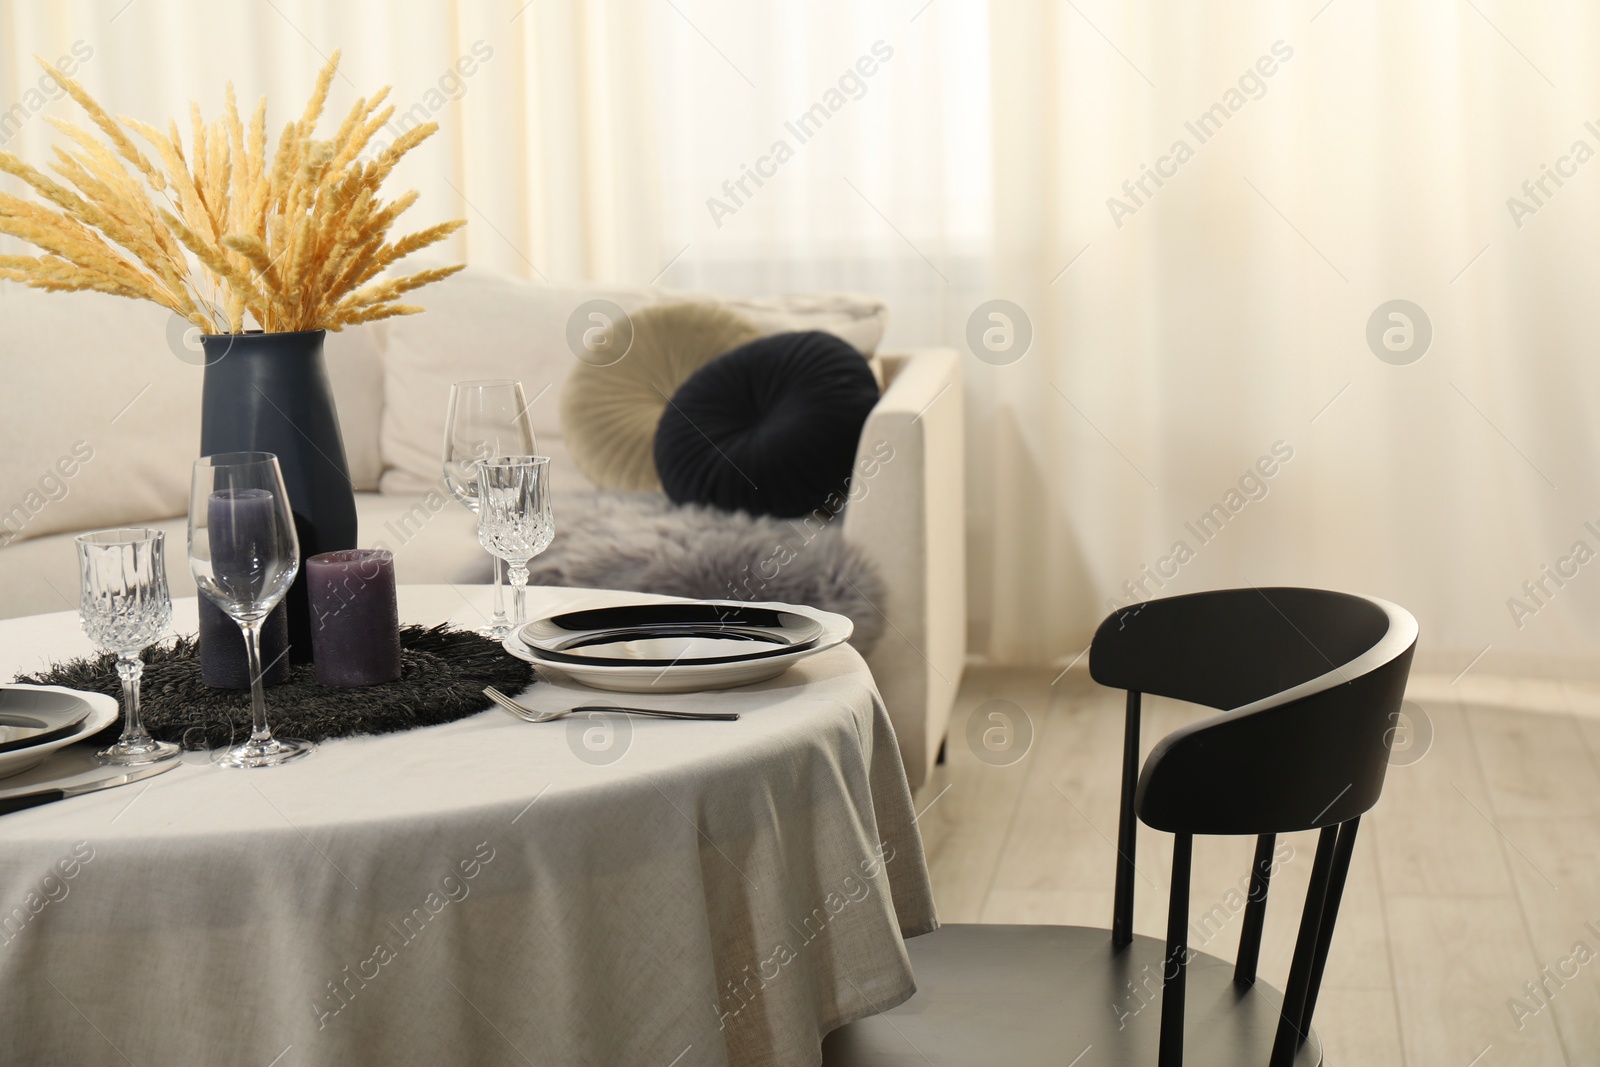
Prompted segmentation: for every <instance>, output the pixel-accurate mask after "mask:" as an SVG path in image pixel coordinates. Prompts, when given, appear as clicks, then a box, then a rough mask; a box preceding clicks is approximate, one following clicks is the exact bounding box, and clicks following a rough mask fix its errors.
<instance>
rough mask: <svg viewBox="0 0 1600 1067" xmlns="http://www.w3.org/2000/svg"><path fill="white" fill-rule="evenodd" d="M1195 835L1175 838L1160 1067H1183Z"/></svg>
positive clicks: (1163, 982) (1164, 981) (1162, 999)
mask: <svg viewBox="0 0 1600 1067" xmlns="http://www.w3.org/2000/svg"><path fill="white" fill-rule="evenodd" d="M1193 851H1194V838H1192V837H1190V836H1189V835H1188V834H1176V835H1174V837H1173V839H1172V897H1171V899H1169V900H1168V901H1167V955H1166V963H1165V965H1164V966H1163V968H1162V972H1161V977H1162V986H1161V1051H1160V1054H1159V1056H1158V1063H1159V1065H1160V1067H1183V989H1184V978H1185V976H1186V969H1187V967H1188V964H1189V938H1188V932H1189V863H1190V859H1191V858H1192V856H1193Z"/></svg>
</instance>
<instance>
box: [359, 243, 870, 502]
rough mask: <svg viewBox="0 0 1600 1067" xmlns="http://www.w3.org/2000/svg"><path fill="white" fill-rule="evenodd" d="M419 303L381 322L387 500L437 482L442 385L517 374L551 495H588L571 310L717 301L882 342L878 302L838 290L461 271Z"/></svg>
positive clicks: (763, 327)
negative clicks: (768, 290)
mask: <svg viewBox="0 0 1600 1067" xmlns="http://www.w3.org/2000/svg"><path fill="white" fill-rule="evenodd" d="M417 296H418V302H419V303H421V304H423V305H424V306H425V307H427V309H428V311H427V313H426V314H423V315H412V316H408V317H406V318H401V319H395V320H392V321H391V322H389V323H386V324H384V325H385V326H386V327H387V335H386V337H387V342H386V347H385V352H384V389H383V391H384V399H383V428H382V435H381V440H382V448H383V478H382V481H381V483H380V484H381V485H382V488H383V491H384V492H386V493H416V492H422V491H423V490H424V489H427V488H429V487H432V486H435V485H437V484H438V481H439V478H440V475H441V471H440V467H439V464H440V459H441V456H440V448H441V446H442V443H443V441H444V417H445V406H446V403H447V402H448V400H449V396H450V383H451V382H457V381H464V380H467V379H472V378H515V379H518V380H520V381H521V382H522V384H523V386H524V388H525V389H526V390H527V393H528V399H529V401H530V402H531V406H530V412H531V414H532V417H533V428H534V433H535V434H536V435H537V437H538V447H539V451H540V452H542V453H544V454H545V455H548V456H550V457H551V458H552V460H553V462H552V464H551V469H552V480H553V484H554V487H555V489H556V491H557V492H561V491H563V490H579V489H586V488H592V486H591V485H590V483H589V481H588V479H586V478H584V477H583V475H582V474H580V473H579V472H578V469H577V468H576V467H575V466H574V465H573V464H572V463H571V461H570V460H569V459H568V456H567V447H566V443H565V441H564V439H563V436H562V432H561V424H560V419H559V417H558V415H557V408H558V406H559V404H558V398H559V397H560V396H561V390H562V386H563V385H564V384H565V382H566V379H567V375H568V373H569V372H570V371H571V370H572V368H573V367H575V366H577V365H578V363H579V360H578V358H577V356H576V355H575V354H574V352H573V349H572V346H571V345H570V344H569V342H568V327H569V322H570V320H572V319H573V317H574V315H575V313H577V314H581V312H580V309H581V308H582V307H583V305H585V304H587V303H589V302H591V301H594V300H608V301H611V302H612V303H614V304H616V305H617V306H618V307H620V308H622V310H623V311H625V312H627V313H629V314H630V315H631V314H632V313H633V312H634V311H637V310H638V309H640V308H643V307H647V306H649V305H652V304H658V303H664V302H681V301H684V300H700V301H709V302H713V303H719V304H721V305H723V306H724V307H727V308H728V309H729V310H731V311H734V312H736V313H737V314H740V315H742V316H744V317H745V318H747V319H749V320H750V321H751V322H753V323H754V324H755V326H756V328H757V329H758V330H759V331H761V332H762V333H778V332H781V331H785V330H799V329H820V330H827V331H829V332H831V333H834V334H837V335H838V336H840V337H842V338H844V339H845V340H847V341H849V342H850V343H851V345H852V346H853V347H855V348H856V349H857V351H860V352H862V353H863V354H870V353H872V352H873V351H875V350H876V348H877V345H878V342H879V341H880V340H881V339H882V337H883V331H884V327H885V324H886V321H887V312H886V311H885V307H884V304H883V302H882V301H881V300H878V299H876V298H872V297H864V296H854V295H851V294H844V293H824V294H800V295H792V296H782V297H772V298H764V299H761V298H749V299H729V298H725V297H718V296H713V295H709V294H698V293H689V292H679V291H674V290H670V289H660V288H653V287H633V288H628V287H624V286H604V285H598V284H586V285H551V284H548V283H536V282H531V281H525V280H523V279H520V278H513V277H510V276H507V275H503V274H496V273H492V272H488V271H475V270H466V271H463V272H461V273H460V274H458V275H455V276H454V277H451V278H447V279H445V280H444V281H442V282H439V283H438V284H436V285H430V286H428V288H426V289H424V290H422V291H420V292H419V293H418V294H417Z"/></svg>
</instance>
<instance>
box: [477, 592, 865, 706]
mask: <svg viewBox="0 0 1600 1067" xmlns="http://www.w3.org/2000/svg"><path fill="white" fill-rule="evenodd" d="M752 606H756V607H768V608H776V609H778V610H781V611H792V612H794V613H796V614H798V615H804V616H806V617H808V618H811V619H815V620H816V621H817V622H818V623H820V624H821V625H822V636H821V637H819V638H818V639H817V643H816V644H814V645H812V646H811V647H809V648H801V649H796V650H794V651H793V652H786V653H784V654H782V655H777V656H767V657H764V658H762V659H747V660H729V661H726V662H722V663H680V664H677V665H675V666H670V667H642V666H638V665H635V664H614V665H613V664H586V663H565V662H562V663H557V662H554V661H552V660H548V659H545V658H544V657H542V656H541V655H540V654H539V653H538V652H537V651H536V650H534V649H530V648H529V647H528V646H527V645H525V644H523V643H522V641H521V640H520V639H519V638H518V637H517V635H516V634H515V633H513V634H512V635H511V636H510V637H508V638H506V639H505V642H504V644H503V645H502V647H503V648H505V650H506V651H507V652H509V653H511V654H512V655H513V656H515V657H517V658H518V659H520V660H523V661H524V662H527V663H532V664H533V665H534V666H536V667H538V668H539V671H540V673H542V674H549V675H552V676H554V677H556V678H561V679H565V680H567V681H571V682H575V683H577V684H578V685H584V686H588V687H589V688H590V689H604V690H606V691H608V692H612V693H694V692H700V691H703V690H707V689H733V688H734V687H736V686H741V685H753V684H755V683H756V682H764V681H766V680H767V679H769V678H776V677H777V676H778V675H780V674H782V673H783V672H784V671H786V670H788V669H789V668H790V667H792V666H794V665H795V664H796V663H798V662H800V661H801V660H802V659H805V658H806V657H807V656H814V655H816V654H817V653H818V652H824V651H826V650H828V649H830V648H833V647H834V646H835V645H842V644H844V643H845V642H846V641H848V640H850V635H851V633H853V632H854V630H855V624H854V623H852V622H851V621H850V620H849V619H847V618H845V617H844V616H843V615H835V614H833V613H832V612H831V611H818V610H817V609H816V608H810V607H805V606H804V605H798V604H772V603H768V604H759V605H752Z"/></svg>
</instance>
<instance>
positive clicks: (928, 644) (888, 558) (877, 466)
mask: <svg viewBox="0 0 1600 1067" xmlns="http://www.w3.org/2000/svg"><path fill="white" fill-rule="evenodd" d="M879 359H880V361H881V364H882V367H883V375H884V381H885V388H884V392H883V396H882V398H881V399H880V400H879V401H878V404H877V406H876V407H874V408H873V409H872V413H871V414H870V415H869V416H868V417H867V423H866V425H865V426H864V427H863V428H862V431H861V441H860V443H859V444H858V445H857V448H856V466H855V475H854V481H853V482H852V484H851V492H850V497H851V500H850V505H849V507H847V508H846V509H845V514H844V536H845V538H846V540H848V541H849V542H850V543H851V544H853V545H855V546H856V547H857V548H858V549H860V550H861V551H862V552H864V553H865V554H866V555H867V557H868V558H869V559H870V560H871V561H872V562H873V564H875V565H876V566H877V568H878V570H879V571H880V572H881V574H882V575H883V579H884V583H885V585H886V587H887V594H886V597H885V601H884V603H882V604H879V605H876V607H877V608H878V610H879V612H880V613H881V614H882V615H883V616H884V619H885V622H886V624H887V625H886V629H885V633H884V635H883V638H882V639H881V640H880V641H879V642H878V645H877V647H876V648H874V649H873V651H872V655H871V656H869V657H868V659H867V663H868V665H869V666H870V667H871V668H872V673H873V677H874V678H875V679H876V680H877V683H878V689H879V692H880V693H882V695H883V700H884V703H885V704H886V705H887V707H888V709H889V718H890V720H891V721H892V722H893V723H894V728H895V734H896V736H897V737H898V739H899V743H900V755H901V758H902V759H903V760H904V761H905V765H906V776H907V777H908V778H909V779H910V782H911V787H912V788H913V789H915V788H916V787H917V786H918V785H920V784H921V783H922V781H923V780H924V779H925V778H926V776H927V774H928V772H929V771H930V770H931V769H932V767H933V763H934V760H935V758H936V757H937V755H938V752H939V746H940V744H941V742H943V740H944V736H945V730H946V728H947V727H948V725H949V721H950V708H951V705H952V704H953V703H954V702H955V696H956V690H957V689H958V688H959V687H960V684H961V672H962V668H963V666H964V664H965V661H966V654H967V633H966V629H967V593H966V493H965V469H966V458H965V451H964V448H963V440H962V438H963V434H964V429H965V418H966V415H965V408H964V403H963V397H962V387H961V361H960V357H959V356H958V355H957V354H956V353H955V351H953V350H951V349H945V348H938V349H923V350H919V351H914V352H904V353H885V354H883V355H881V356H880V357H879Z"/></svg>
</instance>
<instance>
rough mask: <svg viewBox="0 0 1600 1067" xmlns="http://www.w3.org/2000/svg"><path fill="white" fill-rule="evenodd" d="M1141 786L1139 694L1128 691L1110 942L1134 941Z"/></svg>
mask: <svg viewBox="0 0 1600 1067" xmlns="http://www.w3.org/2000/svg"><path fill="white" fill-rule="evenodd" d="M1138 785H1139V694H1138V693H1136V692H1133V691H1132V690H1130V691H1129V692H1128V711H1127V715H1126V717H1125V719H1124V721H1123V726H1122V811H1121V814H1120V815H1118V817H1117V886H1116V895H1115V898H1114V900H1115V905H1114V908H1113V911H1112V914H1111V943H1112V944H1113V945H1126V944H1129V943H1131V942H1132V941H1133V876H1134V865H1133V856H1134V852H1135V851H1136V849H1137V846H1138V840H1139V836H1138V835H1139V822H1138V816H1137V815H1136V814H1135V813H1134V810H1133V795H1134V791H1135V790H1136V789H1137V788H1138Z"/></svg>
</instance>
